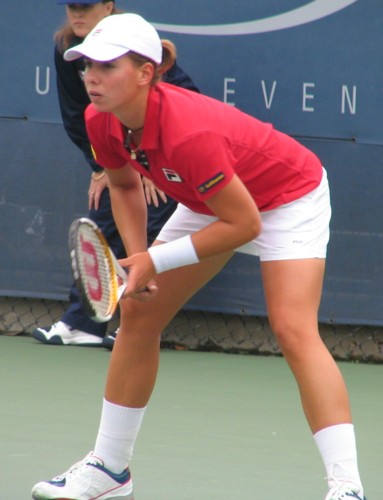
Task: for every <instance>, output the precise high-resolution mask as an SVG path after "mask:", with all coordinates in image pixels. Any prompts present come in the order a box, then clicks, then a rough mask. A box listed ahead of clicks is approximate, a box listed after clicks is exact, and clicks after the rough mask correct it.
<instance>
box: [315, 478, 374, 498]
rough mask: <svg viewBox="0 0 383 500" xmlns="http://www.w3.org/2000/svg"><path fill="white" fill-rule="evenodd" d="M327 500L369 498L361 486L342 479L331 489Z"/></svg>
mask: <svg viewBox="0 0 383 500" xmlns="http://www.w3.org/2000/svg"><path fill="white" fill-rule="evenodd" d="M325 500H367V498H366V497H365V496H363V492H362V491H361V488H360V487H359V486H357V485H355V484H353V483H349V482H346V481H342V482H340V483H338V484H335V485H334V486H333V487H332V488H331V489H330V491H329V492H328V493H327V496H326V498H325Z"/></svg>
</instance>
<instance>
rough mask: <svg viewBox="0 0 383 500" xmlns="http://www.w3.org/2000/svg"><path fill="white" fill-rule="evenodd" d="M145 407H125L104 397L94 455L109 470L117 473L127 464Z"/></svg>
mask: <svg viewBox="0 0 383 500" xmlns="http://www.w3.org/2000/svg"><path fill="white" fill-rule="evenodd" d="M145 409H146V408H127V407H125V406H119V405H116V404H114V403H109V401H106V399H104V401H103V406H102V413H101V422H100V427H99V430H98V435H97V439H96V445H95V448H94V455H95V456H96V457H98V458H100V459H101V460H102V461H103V462H104V465H105V467H106V468H107V469H109V470H110V471H111V472H114V473H116V474H119V473H120V472H122V471H124V470H125V469H126V467H127V466H128V463H129V461H130V460H131V458H132V455H133V448H134V444H135V442H136V439H137V435H138V432H139V430H140V427H141V422H142V419H143V417H144V413H145Z"/></svg>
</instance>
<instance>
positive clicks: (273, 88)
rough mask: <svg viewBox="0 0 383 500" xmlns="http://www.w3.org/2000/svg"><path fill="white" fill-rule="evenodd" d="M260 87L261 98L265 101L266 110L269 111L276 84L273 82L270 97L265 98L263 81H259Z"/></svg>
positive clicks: (265, 92)
mask: <svg viewBox="0 0 383 500" xmlns="http://www.w3.org/2000/svg"><path fill="white" fill-rule="evenodd" d="M261 85H262V92H263V98H264V99H265V104H266V109H270V108H271V105H272V103H273V98H274V92H275V89H276V88H277V82H275V81H274V82H273V85H272V87H271V92H270V97H267V91H266V83H265V80H262V81H261Z"/></svg>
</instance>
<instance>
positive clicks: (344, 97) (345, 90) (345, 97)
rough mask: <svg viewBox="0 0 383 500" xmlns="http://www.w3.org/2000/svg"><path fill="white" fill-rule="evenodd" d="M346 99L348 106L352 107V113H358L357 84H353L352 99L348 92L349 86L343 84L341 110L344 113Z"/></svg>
mask: <svg viewBox="0 0 383 500" xmlns="http://www.w3.org/2000/svg"><path fill="white" fill-rule="evenodd" d="M346 100H347V103H348V107H349V109H350V113H351V114H352V115H355V114H356V86H355V85H353V87H352V100H351V99H350V94H349V92H348V87H347V85H342V109H341V112H342V114H345V113H346V109H345V108H346Z"/></svg>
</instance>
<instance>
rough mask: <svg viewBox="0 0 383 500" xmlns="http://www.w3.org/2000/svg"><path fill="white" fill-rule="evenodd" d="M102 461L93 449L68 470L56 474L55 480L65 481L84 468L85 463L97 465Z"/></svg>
mask: <svg viewBox="0 0 383 500" xmlns="http://www.w3.org/2000/svg"><path fill="white" fill-rule="evenodd" d="M99 463H100V460H98V459H97V458H96V457H95V456H94V455H93V451H91V452H89V453H88V455H87V456H86V457H85V458H83V459H82V460H80V461H79V462H76V463H75V464H74V465H72V467H70V468H69V469H68V470H67V471H66V472H64V473H63V474H60V475H58V476H56V477H55V478H54V479H53V481H57V482H59V481H63V480H64V479H67V478H69V477H71V476H72V477H73V476H75V475H76V474H77V473H78V472H79V471H80V470H82V469H83V468H84V466H85V465H97V464H99Z"/></svg>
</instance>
